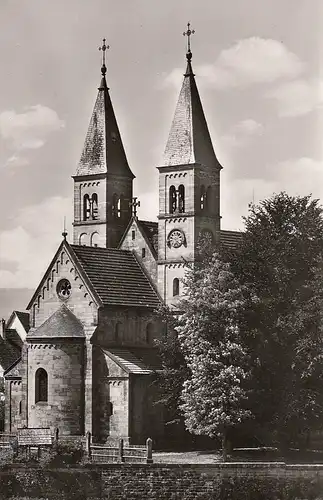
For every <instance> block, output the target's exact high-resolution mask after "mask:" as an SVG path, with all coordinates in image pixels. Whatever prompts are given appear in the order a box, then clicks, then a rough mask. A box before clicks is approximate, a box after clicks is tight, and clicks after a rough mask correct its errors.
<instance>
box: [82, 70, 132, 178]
mask: <svg viewBox="0 0 323 500" xmlns="http://www.w3.org/2000/svg"><path fill="white" fill-rule="evenodd" d="M106 172H109V173H110V174H117V175H124V176H127V177H129V176H130V177H132V178H133V177H134V175H133V174H132V172H131V170H130V168H129V165H128V161H127V157H126V154H125V151H124V148H123V144H122V140H121V137H120V132H119V129H118V124H117V120H116V117H115V114H114V111H113V106H112V102H111V99H110V94H109V89H108V87H107V83H106V80H105V77H103V78H102V81H101V85H100V87H99V93H98V96H97V99H96V102H95V105H94V109H93V113H92V117H91V120H90V125H89V128H88V132H87V135H86V138H85V143H84V148H83V152H82V155H81V159H80V162H79V164H78V167H77V171H76V175H91V174H100V173H106Z"/></svg>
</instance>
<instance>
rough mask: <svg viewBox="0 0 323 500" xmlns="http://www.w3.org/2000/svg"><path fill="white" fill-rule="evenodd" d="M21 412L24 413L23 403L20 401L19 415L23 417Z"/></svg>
mask: <svg viewBox="0 0 323 500" xmlns="http://www.w3.org/2000/svg"><path fill="white" fill-rule="evenodd" d="M21 412H22V403H21V401H19V415H21Z"/></svg>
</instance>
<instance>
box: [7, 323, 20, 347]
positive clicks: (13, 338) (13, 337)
mask: <svg viewBox="0 0 323 500" xmlns="http://www.w3.org/2000/svg"><path fill="white" fill-rule="evenodd" d="M5 340H6V342H8V343H9V344H11V345H12V346H13V347H16V348H17V349H21V347H22V344H23V341H22V339H21V337H20V335H19V334H18V332H17V330H15V329H14V328H6V330H5Z"/></svg>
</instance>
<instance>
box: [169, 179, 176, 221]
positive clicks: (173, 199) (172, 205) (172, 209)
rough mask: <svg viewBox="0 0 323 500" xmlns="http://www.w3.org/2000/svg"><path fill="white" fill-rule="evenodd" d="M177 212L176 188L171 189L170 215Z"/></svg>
mask: <svg viewBox="0 0 323 500" xmlns="http://www.w3.org/2000/svg"><path fill="white" fill-rule="evenodd" d="M174 212H176V189H175V186H171V187H170V188H169V213H170V214H173V213H174Z"/></svg>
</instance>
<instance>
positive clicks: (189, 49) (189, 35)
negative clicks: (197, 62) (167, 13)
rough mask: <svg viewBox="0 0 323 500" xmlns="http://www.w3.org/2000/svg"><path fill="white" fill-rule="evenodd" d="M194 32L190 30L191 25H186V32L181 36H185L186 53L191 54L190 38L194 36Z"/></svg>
mask: <svg viewBox="0 0 323 500" xmlns="http://www.w3.org/2000/svg"><path fill="white" fill-rule="evenodd" d="M194 33H195V30H191V23H187V30H186V31H184V33H183V35H184V36H187V52H191V36H192V35H194Z"/></svg>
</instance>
